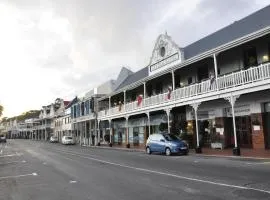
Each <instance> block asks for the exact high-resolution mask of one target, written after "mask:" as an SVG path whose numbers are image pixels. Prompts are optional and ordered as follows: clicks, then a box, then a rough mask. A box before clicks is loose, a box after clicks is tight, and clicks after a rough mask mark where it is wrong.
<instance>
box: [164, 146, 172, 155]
mask: <svg viewBox="0 0 270 200" xmlns="http://www.w3.org/2000/svg"><path fill="white" fill-rule="evenodd" d="M171 153H172V152H171V150H170V148H168V147H167V148H166V149H165V154H166V156H170V155H171Z"/></svg>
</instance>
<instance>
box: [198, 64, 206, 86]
mask: <svg viewBox="0 0 270 200" xmlns="http://www.w3.org/2000/svg"><path fill="white" fill-rule="evenodd" d="M197 76H198V81H199V82H201V81H202V80H205V79H208V78H209V72H208V65H203V66H201V67H199V68H198V74H197Z"/></svg>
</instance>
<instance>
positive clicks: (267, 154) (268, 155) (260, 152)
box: [84, 145, 270, 159]
mask: <svg viewBox="0 0 270 200" xmlns="http://www.w3.org/2000/svg"><path fill="white" fill-rule="evenodd" d="M84 147H89V146H84ZM89 148H102V149H111V150H119V151H130V152H145V150H144V149H141V148H124V147H123V148H121V147H109V146H103V145H102V146H90V147H89ZM189 153H190V154H192V155H197V156H213V157H230V158H252V159H270V150H265V149H243V148H242V149H241V156H234V155H233V153H232V149H223V150H219V149H210V148H203V149H202V154H196V153H195V150H194V149H190V150H189Z"/></svg>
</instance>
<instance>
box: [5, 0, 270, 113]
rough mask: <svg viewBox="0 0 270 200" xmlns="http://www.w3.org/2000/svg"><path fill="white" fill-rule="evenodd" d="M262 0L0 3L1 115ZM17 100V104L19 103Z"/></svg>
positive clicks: (108, 74) (141, 61)
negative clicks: (163, 36)
mask: <svg viewBox="0 0 270 200" xmlns="http://www.w3.org/2000/svg"><path fill="white" fill-rule="evenodd" d="M267 4H268V2H267V0H264V1H259V0H251V1H244V0H238V1H234V0H227V1H215V0H194V1H190V0H181V1H179V0H170V1H164V0H148V1H145V0H137V1H133V0H115V1H105V0H99V1H96V0H76V1H75V0H44V1H43V0H41V1H36V0H24V1H21V0H2V1H1V3H0V26H1V32H0V44H1V46H0V53H1V60H0V69H1V79H0V103H2V104H4V106H5V112H4V115H7V116H12V115H16V114H19V113H21V112H23V111H26V110H29V109H39V108H40V107H41V106H42V105H46V104H49V103H51V102H52V101H54V99H55V98H57V97H63V98H68V99H71V98H72V97H73V96H75V95H76V94H78V93H82V92H85V91H88V90H90V89H91V88H92V87H95V86H97V85H98V84H101V83H103V82H105V81H107V80H108V79H113V78H116V77H117V75H118V73H119V71H120V69H121V67H122V66H129V67H130V68H131V69H132V70H133V71H136V70H138V69H141V68H142V67H145V66H146V65H147V64H148V63H149V59H150V56H151V52H152V48H153V46H154V42H155V40H156V38H157V37H158V35H159V34H161V33H164V32H165V31H167V32H168V34H169V35H170V36H171V37H172V39H174V40H175V41H176V43H177V44H178V45H179V46H185V45H187V44H189V43H191V42H195V41H196V40H198V39H200V38H202V37H203V36H206V35H207V34H209V33H212V32H214V31H216V30H218V29H220V28H222V27H224V26H226V25H228V24H230V23H232V22H233V21H235V20H238V19H240V18H242V17H244V16H246V15H248V14H249V13H252V12H254V11H256V10H258V9H260V8H262V7H263V6H265V5H267ZM18 102H19V103H18Z"/></svg>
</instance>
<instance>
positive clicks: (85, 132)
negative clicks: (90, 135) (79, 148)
mask: <svg viewBox="0 0 270 200" xmlns="http://www.w3.org/2000/svg"><path fill="white" fill-rule="evenodd" d="M84 138H85V139H84V145H87V143H88V142H86V141H87V126H86V121H85V122H84Z"/></svg>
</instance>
